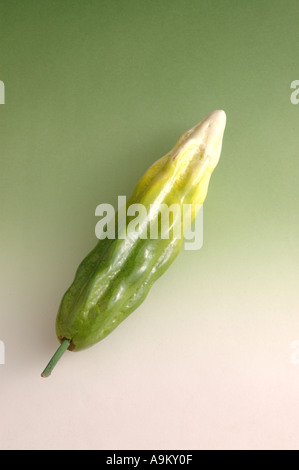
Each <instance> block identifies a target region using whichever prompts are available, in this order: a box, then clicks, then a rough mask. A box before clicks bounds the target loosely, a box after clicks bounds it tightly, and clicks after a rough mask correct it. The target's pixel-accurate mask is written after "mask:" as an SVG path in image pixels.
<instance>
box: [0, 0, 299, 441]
mask: <svg viewBox="0 0 299 470" xmlns="http://www.w3.org/2000/svg"><path fill="white" fill-rule="evenodd" d="M298 16H299V3H298V2H297V1H277V0H275V1H273V0H271V1H270V0H269V1H265V0H254V1H253V0H251V1H246V2H245V1H241V0H239V1H233V0H218V1H199V0H198V1H192V0H191V1H178V0H172V1H168V0H164V1H132V0H127V1H120V0H116V1H90V0H87V1H86V0H84V1H83V0H80V1H78V0H76V1H70V0H68V1H58V0H54V1H44V2H41V1H37V0H34V1H32V0H28V1H26V2H21V1H16V0H10V1H3V0H1V1H0V31H1V32H0V43H1V52H0V79H1V80H2V81H3V82H4V83H5V86H6V96H5V98H6V103H5V105H2V106H0V115H1V124H0V142H1V143H0V161H1V172H0V185H1V186H0V205H1V299H2V300H1V302H2V306H1V314H0V315H1V326H0V339H1V340H3V341H4V342H5V346H6V365H5V366H0V367H1V369H0V380H1V388H2V392H1V393H2V397H3V398H2V400H1V404H0V408H1V407H2V411H1V416H3V414H4V418H3V419H4V421H3V422H4V423H5V426H3V427H2V430H1V433H3V435H2V446H3V448H16V447H19V448H20V447H23V448H34V447H35V448H47V447H49V448H55V447H56V448H57V447H59V446H60V447H61V448H76V447H77V448H88V447H92V448H111V449H114V448H131V449H134V448H232V447H243V448H250V447H251V448H258V447H259V446H260V447H269V448H277V447H285V448H288V447H293V448H294V447H296V446H297V443H296V438H295V436H296V435H297V434H298V429H297V426H298V425H297V421H298V420H297V421H296V422H295V420H294V422H293V421H292V420H293V418H291V416H293V412H294V410H293V409H292V407H290V409H289V408H288V409H285V408H284V404H286V403H292V400H293V401H294V407H295V404H296V399H295V388H296V387H297V389H298V385H299V383H298V373H299V372H298V369H296V367H294V366H291V367H290V364H289V345H290V343H291V341H293V340H295V339H297V338H298V337H299V321H298V291H297V279H298V274H299V269H298V261H299V252H298V238H299V219H298V196H299V186H298V173H299V158H298V140H299V139H298V135H299V134H298V131H299V105H298V106H295V105H292V104H291V102H290V95H291V89H290V84H291V82H292V81H293V80H296V79H299V64H298ZM214 109H224V110H225V111H226V114H227V128H226V132H225V136H224V143H223V151H222V156H221V159H220V162H219V165H218V167H217V169H216V170H215V172H214V174H213V177H212V179H211V184H210V188H209V193H208V196H207V199H206V202H205V205H204V245H203V248H202V249H201V250H200V251H195V252H187V251H183V252H182V253H181V254H180V256H179V258H178V259H177V260H176V262H175V263H174V264H173V266H172V267H171V268H170V270H169V271H168V272H167V273H166V274H165V275H164V276H163V278H161V280H160V282H159V283H158V284H157V285H156V286H154V288H153V290H152V292H151V294H150V295H149V297H148V298H147V300H146V301H145V303H144V304H143V306H141V307H140V308H139V309H138V312H136V313H135V314H134V315H133V316H132V317H130V318H129V319H128V320H126V322H125V323H124V324H122V325H121V327H119V329H118V330H117V331H115V332H114V333H113V334H112V335H111V336H110V337H109V339H108V338H107V339H106V340H105V341H104V342H103V343H102V344H101V345H98V346H96V347H95V348H93V349H90V350H88V351H86V352H83V353H82V355H81V356H79V354H78V356H77V355H71V354H70V353H69V354H68V355H66V356H65V358H64V359H63V360H62V362H61V363H60V365H59V367H57V371H55V375H53V377H52V378H51V379H50V382H49V381H48V382H47V385H45V384H44V383H43V384H42V385H41V383H40V381H41V379H40V378H39V374H40V372H41V370H42V368H43V366H44V365H45V363H46V362H47V360H48V359H49V357H50V355H51V354H52V352H53V351H54V349H55V348H56V345H57V342H56V338H55V331H54V322H55V316H56V311H57V308H58V305H59V302H60V299H61V297H62V295H63V293H64V291H65V289H66V288H67V287H68V285H69V283H70V282H71V280H72V278H73V275H74V272H75V269H76V268H77V265H78V264H79V262H80V261H81V259H82V258H83V257H84V256H85V255H86V254H87V252H88V251H89V250H90V249H91V248H92V247H93V246H94V244H95V243H96V238H95V234H94V228H95V223H96V218H95V215H94V211H95V208H96V206H97V205H98V204H100V203H102V202H105V203H112V204H116V203H117V196H118V195H127V196H128V197H129V196H130V194H131V191H132V190H133V188H134V185H135V183H136V182H137V180H138V179H139V177H140V176H141V175H142V174H143V173H144V171H145V170H146V169H147V168H148V167H149V165H151V163H152V162H153V161H155V160H156V159H157V158H159V157H161V156H162V155H164V154H165V153H166V152H167V151H168V150H169V149H170V148H171V147H172V146H173V145H174V143H175V142H176V140H177V138H178V137H179V135H180V134H181V133H182V132H184V131H185V130H187V129H188V128H189V127H191V126H193V125H194V124H196V123H197V122H198V121H200V120H201V119H202V118H203V117H204V116H205V115H206V114H208V113H209V112H211V111H212V110H214ZM80 354H81V353H80ZM165 358H167V360H166V359H165ZM205 361H206V363H205ZM205 364H208V365H209V367H207V365H205ZM279 365H280V367H281V368H280V369H279ZM220 369H221V370H222V371H224V370H226V372H227V373H226V375H225V378H224V376H223V375H222V374H223V372H220ZM195 370H196V372H195ZM124 371H125V372H124ZM245 371H246V372H245ZM248 371H251V372H250V373H249V372H248ZM176 373H177V374H176ZM86 374H87V375H86ZM110 374H111V375H110ZM148 374H149V377H150V379H149V378H148ZM244 374H245V375H244ZM246 374H247V375H246ZM248 374H249V375H248ZM95 375H97V379H95V378H94V376H95ZM194 376H196V377H197V379H192V377H194ZM114 377H119V381H118V380H117V379H115V378H114ZM199 377H203V378H204V380H203V381H201V380H200V379H199ZM283 377H284V378H285V384H286V385H285V389H283V390H281V389H280V388H279V386H281V383H282V382H283ZM122 378H123V379H124V381H125V382H126V380H127V381H128V382H126V383H128V384H127V385H124V381H122ZM222 378H223V381H222ZM147 380H148V382H147ZM196 380H198V381H199V382H198V383H197V381H196ZM55 381H56V382H55ZM86 381H87V382H86ZM226 381H227V382H226ZM58 383H59V386H58ZM69 383H71V384H74V383H75V384H76V387H77V392H76V394H75V395H74V396H73V401H72V399H69V396H68V395H67V391H66V390H67V387H68V384H69ZM86 383H88V384H89V385H90V388H88V387H87V385H86ZM137 383H138V385H137ZM161 383H162V388H163V390H160V389H159V386H160V385H158V384H161ZM227 383H230V386H229V387H228V388H225V384H226V385H227ZM55 384H56V385H55ZM140 384H141V385H140ZM240 384H241V385H240ZM197 386H198V389H199V390H202V392H201V393H203V394H205V393H206V395H205V398H203V399H200V397H199V396H198V394H197V392H196V390H197V388H196V387H197ZM102 387H103V389H102ZM238 387H241V388H238ZM242 387H243V388H242ZM251 387H253V388H252V389H251ZM293 387H294V388H293ZM115 389H117V390H119V393H120V395H121V400H123V401H121V400H120V399H119V398H120V397H119V396H117V394H116V395H114V393H116V392H115ZM150 389H153V390H155V393H156V395H155V397H156V399H154V400H151V398H150V397H149V396H148V395H147V393H149V390H150ZM12 390H18V391H16V392H15V393H16V396H15V402H14V404H13V405H12V403H13V400H12V402H11V393H12ZM62 390H63V391H62ZM78 390H79V391H78ZM101 390H104V392H103V393H105V397H106V398H107V396H108V397H110V401H109V400H108V402H107V400H106V401H105V406H106V408H107V409H108V411H107V414H106V415H105V414H104V418H103V410H100V409H99V400H101V396H100V395H101ZM112 390H113V391H112ZM136 390H137V392H138V393H139V395H138V396H140V397H141V396H142V397H143V399H142V400H141V398H140V401H138V398H136V399H135V401H134V406H133V404H132V403H131V402H130V401H128V400H129V399H128V397H129V396H132V394H133V396H134V391H135V392H136ZM173 390H178V391H179V392H177V393H178V394H179V395H178V396H176V395H175V396H176V397H177V398H175V399H173V400H172V399H171V396H172V395H171V393H172V391H173ZM190 390H193V392H192V393H191V392H190ZM211 390H214V394H215V396H213V397H212V398H211V402H210V401H209V399H208V397H210V396H211V393H210V391H211ZM217 390H218V391H219V392H218V393H217ZM223 390H224V392H223ZM265 390H268V391H269V393H270V391H271V393H270V395H271V397H272V398H273V396H274V399H273V400H272V401H271V400H268V399H267V395H265ZM279 390H280V391H279ZM246 391H247V392H248V393H249V396H250V397H256V401H254V400H253V401H252V402H251V401H250V400H249V401H246V400H247V399H245V398H244V397H245V396H246ZM166 392H167V393H166ZM272 392H273V393H272ZM47 393H48V394H50V393H51V396H52V399H53V400H54V401H55V402H57V401H58V397H60V394H61V393H62V396H63V397H65V401H67V402H69V400H70V404H68V405H65V406H66V408H64V407H63V406H64V405H62V404H60V412H61V413H65V415H66V416H67V419H69V422H70V423H72V418H71V416H72V409H74V408H75V409H76V411H77V414H78V416H79V422H81V429H82V434H84V436H85V438H84V436H83V435H82V436H81V435H80V432H79V431H77V430H76V431H73V434H72V433H71V434H70V435H69V434H67V433H66V429H64V428H63V429H62V430H60V431H58V432H56V434H55V433H54V431H53V430H52V431H53V432H52V431H51V432H50V431H49V432H48V434H47V433H44V429H42V425H41V424H40V426H41V428H40V427H38V426H36V423H35V418H34V416H36V419H37V414H38V413H37V412H36V411H34V408H35V403H38V404H39V405H40V406H42V403H45V401H46V397H47ZM190 393H191V395H190ZM64 394H65V395H64ZM111 394H112V395H111ZM169 394H170V395H169ZM166 395H167V399H166ZM22 396H30V397H31V401H30V402H29V405H28V407H29V410H30V409H31V413H30V412H29V411H28V412H24V410H23V406H22ZM111 396H112V398H111ZM161 396H162V397H165V399H162V402H161V401H159V400H160V399H159V397H161ZM169 397H170V398H169ZM85 400H87V401H89V402H90V403H91V404H93V405H94V408H93V407H92V405H90V408H88V409H87V410H86V409H85V408H84V405H83V403H84V401H85ZM205 400H206V401H205ZM243 400H245V401H244V402H243ZM261 402H262V403H264V405H265V406H264V407H260V408H259V406H257V403H261ZM62 403H63V402H62ZM119 403H121V405H120V404H119ZM144 403H146V407H145V406H144ZM150 403H154V404H155V407H154V410H152V409H151V407H150ZM186 403H190V409H189V408H188V407H187V408H186V406H187V405H186ZM236 403H238V404H239V407H238V405H236ZM267 403H271V406H270V405H269V409H268V408H267V405H266V404H267ZM243 405H244V407H243ZM210 407H211V408H210ZM265 407H266V408H265ZM145 408H147V409H148V414H147V412H146V411H145ZM94 409H96V413H95V416H97V413H98V414H99V415H100V414H101V419H102V420H103V419H104V423H102V424H103V427H102V429H104V428H105V430H106V431H107V426H108V428H109V432H108V433H107V432H106V431H105V432H104V431H100V430H98V431H97V432H99V433H100V436H98V439H96V438H94V440H92V439H91V438H90V434H91V433H92V432H93V435H95V431H94V428H95V429H96V426H95V423H94V426H93V424H92V425H91V426H89V425H88V424H87V423H88V420H87V418H86V421H84V420H83V421H84V423H85V424H82V419H83V418H82V419H81V418H80V416H83V415H84V416H85V417H86V416H87V417H90V419H91V421H92V419H93V418H92V417H93V416H94ZM136 409H137V410H138V412H136V415H135V411H134V410H136ZM204 409H207V410H209V411H210V413H208V412H207V413H206V415H205V414H204V411H203V410H204ZM265 409H266V411H265ZM51 410H53V405H52V408H50V405H47V407H46V411H44V412H45V413H46V418H45V421H44V426H50V429H52V428H51V425H50V424H49V423H50V421H51V423H52V417H51V413H52V411H51ZM173 410H175V411H173ZM212 410H214V411H212ZM215 410H216V411H215ZM221 410H222V411H221ZM223 410H224V411H223ZM225 410H226V411H225ZM240 410H241V411H240ZM244 410H245V411H244ZM277 410H279V412H278V411H277ZM218 411H219V413H218ZM110 412H111V413H110ZM27 413H28V414H27ZM114 413H115V414H114ZM117 413H118V418H116V417H115V415H116V414H117ZM213 413H214V414H213ZM223 413H224V415H223ZM277 413H278V415H277ZM279 413H280V414H279ZM297 413H298V411H297ZM138 414H139V418H138V417H136V416H137V415H138ZM57 415H58V412H57ZM133 415H134V416H135V421H134V419H133V418H132V416H133ZM32 416H33V418H32ZM54 416H55V412H54ZM113 416H114V418H113ZM152 416H154V418H151V417H152ZM211 416H213V419H212V420H211ZM217 416H218V418H217ZM252 416H253V417H254V418H252ZM105 417H106V421H105ZM282 417H283V419H284V420H285V421H283V422H282ZM288 418H289V420H288ZM53 419H54V418H53ZM57 419H58V416H57ZM139 419H140V420H142V423H144V422H148V423H149V424H148V428H146V429H145V430H144V433H140V425H141V424H142V423H141V421H140V422H139V421H138V420H139ZM32 420H33V421H32ZM80 420H81V421H80ZM111 420H112V421H111ZM20 422H21V423H23V428H22V425H21V428H18V425H19V424H18V423H20ZM30 423H34V430H33V424H31V426H32V428H30ZM92 423H93V421H92ZM107 423H109V424H107ZM128 423H130V424H129V425H128ZM1 426H2V425H1ZM28 426H29V430H30V429H31V434H30V433H29V435H30V436H31V437H30V438H29V437H28V436H27V433H26V432H25V429H28ZM52 426H53V429H54V427H55V419H54V421H53V425H52ZM109 426H110V427H109ZM127 426H129V430H128V428H127ZM263 426H264V428H263ZM4 428H5V429H4ZM17 428H18V429H19V430H18V431H17ZM79 428H80V426H79ZM261 428H262V431H260V433H257V432H256V430H257V429H259V430H261ZM22 429H23V431H24V432H23V431H22ZM178 429H179V430H180V431H178ZM274 429H275V432H274V431H273V430H274ZM125 430H126V432H125ZM215 430H216V431H215ZM206 431H207V432H206ZM101 433H102V434H101ZM273 433H274V434H273ZM42 436H44V437H42ZM80 436H81V437H80ZM87 436H89V437H87Z"/></svg>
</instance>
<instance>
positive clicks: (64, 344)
mask: <svg viewBox="0 0 299 470" xmlns="http://www.w3.org/2000/svg"><path fill="white" fill-rule="evenodd" d="M70 344H71V342H70V340H68V339H64V340H63V341H62V343H61V345H60V346H59V348H58V349H57V351H56V353H55V354H54V356H53V357H52V359H51V360H50V362H49V364H48V365H47V367H46V368H45V370H44V371H43V373H42V377H49V376H50V375H51V372H52V370H53V369H54V367H55V366H56V364H57V362H58V361H59V359H60V358H61V356H62V355H63V354H64V353H65V351H66V350H67V348H68V347H69V345H70Z"/></svg>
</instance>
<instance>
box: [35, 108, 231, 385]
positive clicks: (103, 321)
mask: <svg viewBox="0 0 299 470" xmlns="http://www.w3.org/2000/svg"><path fill="white" fill-rule="evenodd" d="M225 124H226V115H225V113H224V111H214V112H213V113H211V114H209V115H208V116H207V117H206V118H205V119H203V120H202V121H201V122H200V123H199V124H197V125H196V126H194V127H193V128H192V129H190V130H188V131H187V132H186V133H185V134H183V135H182V136H181V137H180V139H179V140H178V142H177V144H176V145H175V147H174V148H173V149H172V150H171V151H170V152H169V153H168V154H166V155H165V156H164V157H162V158H160V159H159V160H158V161H156V162H155V163H154V164H153V165H152V166H151V167H150V168H149V169H148V170H147V172H146V173H145V174H144V176H143V177H142V178H141V179H140V181H139V182H138V184H137V186H136V188H135V190H134V192H133V195H132V197H131V198H130V200H129V201H128V203H127V209H129V208H130V207H132V205H133V204H142V205H143V206H144V207H145V208H146V210H147V217H146V218H145V217H141V219H140V220H139V233H137V234H136V231H134V230H132V227H131V225H130V224H131V223H132V215H131V216H129V217H127V219H126V224H125V225H124V226H118V217H116V218H115V227H114V229H115V233H116V235H117V236H116V238H115V239H109V238H105V239H102V240H99V242H98V243H97V245H96V246H95V248H94V249H93V250H92V251H91V252H90V253H89V254H88V255H87V257H86V258H85V259H84V260H83V261H82V262H81V264H80V266H79V267H78V270H77V272H76V275H75V278H74V281H73V283H72V284H71V286H70V287H69V289H68V290H67V291H66V293H65V295H64V296H63V299H62V301H61V304H60V307H59V311H58V315H57V319H56V334H57V338H58V340H59V341H60V343H61V346H60V348H59V349H58V351H57V352H56V354H55V355H54V356H53V358H52V360H51V361H50V363H49V364H48V366H47V367H46V369H45V370H44V372H43V374H42V376H43V377H47V376H48V375H50V373H51V371H52V369H53V367H54V366H55V364H56V362H57V360H58V359H59V358H60V357H61V355H62V354H63V352H64V351H65V350H66V349H67V348H68V349H69V350H71V351H80V350H82V349H84V348H87V347H90V346H92V345H94V344H95V343H98V342H99V341H101V340H102V339H103V338H105V337H106V336H107V335H108V334H109V333H111V332H112V331H113V330H114V329H115V328H116V327H117V326H118V325H119V324H120V323H121V322H122V321H123V320H124V319H125V318H126V317H127V316H128V315H129V314H130V313H132V312H133V311H134V310H136V308H137V307H138V306H139V305H140V304H141V303H142V302H143V300H144V299H145V298H146V296H147V294H148V293H149V290H150V288H151V286H152V285H153V283H154V282H155V281H156V280H157V279H158V278H159V277H160V276H161V275H162V274H163V273H164V272H165V270H166V269H167V268H168V267H169V265H170V264H171V263H172V262H173V260H174V259H175V258H176V256H177V255H178V253H179V251H180V248H181V245H182V241H183V234H184V232H183V229H186V226H185V225H184V220H185V219H184V216H183V205H185V204H189V205H190V206H189V207H191V216H192V217H191V219H190V223H191V222H192V220H194V218H195V216H196V214H197V212H198V210H199V209H200V207H201V205H202V204H203V202H204V200H205V197H206V194H207V190H208V184H209V180H210V177H211V174H212V172H213V170H214V168H215V167H216V165H217V163H218V160H219V157H220V153H221V147H222V139H223V133H224V129H225ZM173 204H177V205H178V206H179V208H180V209H181V210H180V212H179V213H178V212H174V213H173V214H174V215H173V219H172V223H173V224H175V223H176V222H181V225H180V226H181V229H180V230H181V236H180V237H178V236H177V233H175V230H174V229H172V230H169V231H168V232H167V234H166V235H167V236H168V238H167V237H166V236H165V233H164V232H163V227H162V219H161V217H162V216H161V214H162V213H163V210H162V209H163V208H164V209H165V205H166V207H168V208H170V207H171V206H172V205H173ZM133 208H134V206H133ZM153 222H154V223H156V224H157V225H156V227H159V230H158V237H156V238H150V234H151V232H150V227H151V226H153V225H154V224H153ZM182 227H183V228H182Z"/></svg>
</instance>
